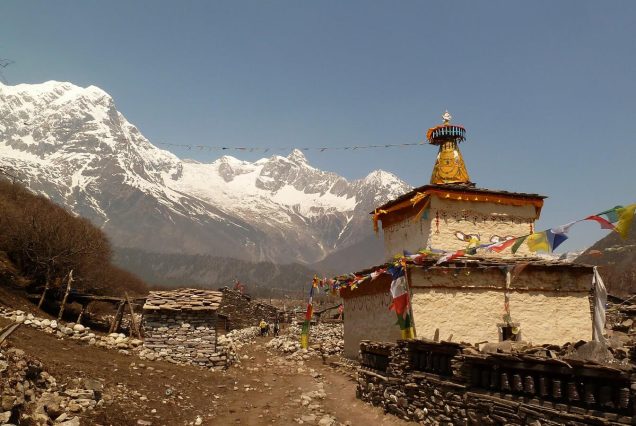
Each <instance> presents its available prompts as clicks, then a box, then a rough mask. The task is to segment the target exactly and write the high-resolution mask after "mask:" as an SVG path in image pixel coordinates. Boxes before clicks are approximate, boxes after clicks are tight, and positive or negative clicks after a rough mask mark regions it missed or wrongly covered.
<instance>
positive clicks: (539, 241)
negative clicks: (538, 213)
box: [526, 231, 550, 252]
mask: <svg viewBox="0 0 636 426" xmlns="http://www.w3.org/2000/svg"><path fill="white" fill-rule="evenodd" d="M526 244H527V246H528V249H529V250H530V251H531V252H535V251H550V243H549V242H548V236H547V234H546V231H543V232H535V233H534V234H530V235H528V238H526Z"/></svg>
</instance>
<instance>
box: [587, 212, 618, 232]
mask: <svg viewBox="0 0 636 426" xmlns="http://www.w3.org/2000/svg"><path fill="white" fill-rule="evenodd" d="M585 220H594V221H596V222H598V223H599V225H601V229H614V225H612V224H611V222H609V221H608V220H607V219H605V218H602V217H600V216H596V215H592V216H588V217H586V218H585Z"/></svg>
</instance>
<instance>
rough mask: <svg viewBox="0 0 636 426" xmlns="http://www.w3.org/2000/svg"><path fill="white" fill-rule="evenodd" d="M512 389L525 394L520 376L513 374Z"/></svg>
mask: <svg viewBox="0 0 636 426" xmlns="http://www.w3.org/2000/svg"><path fill="white" fill-rule="evenodd" d="M512 389H514V390H515V392H523V381H522V380H521V375H520V374H513V376H512Z"/></svg>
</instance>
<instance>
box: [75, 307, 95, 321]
mask: <svg viewBox="0 0 636 426" xmlns="http://www.w3.org/2000/svg"><path fill="white" fill-rule="evenodd" d="M90 304H91V302H88V303H87V304H85V305H82V310H81V311H80V313H79V315H78V317H77V321H75V322H76V323H78V324H81V323H82V318H84V314H86V311H87V309H88V305H90Z"/></svg>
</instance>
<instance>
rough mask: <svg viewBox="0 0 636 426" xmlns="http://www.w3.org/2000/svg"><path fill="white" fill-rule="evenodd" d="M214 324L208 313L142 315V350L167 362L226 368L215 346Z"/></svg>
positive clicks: (220, 352)
mask: <svg viewBox="0 0 636 426" xmlns="http://www.w3.org/2000/svg"><path fill="white" fill-rule="evenodd" d="M216 322H217V314H216V312H211V311H168V310H159V311H145V312H144V319H143V324H142V325H143V329H144V335H145V338H144V348H146V349H150V350H153V351H154V352H156V353H157V355H158V356H159V357H161V358H163V359H165V360H167V361H171V362H176V363H183V364H194V365H200V366H202V367H226V366H227V361H228V359H227V355H226V354H225V353H223V352H222V351H221V350H220V349H219V348H217V344H216ZM217 349H218V350H217Z"/></svg>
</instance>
